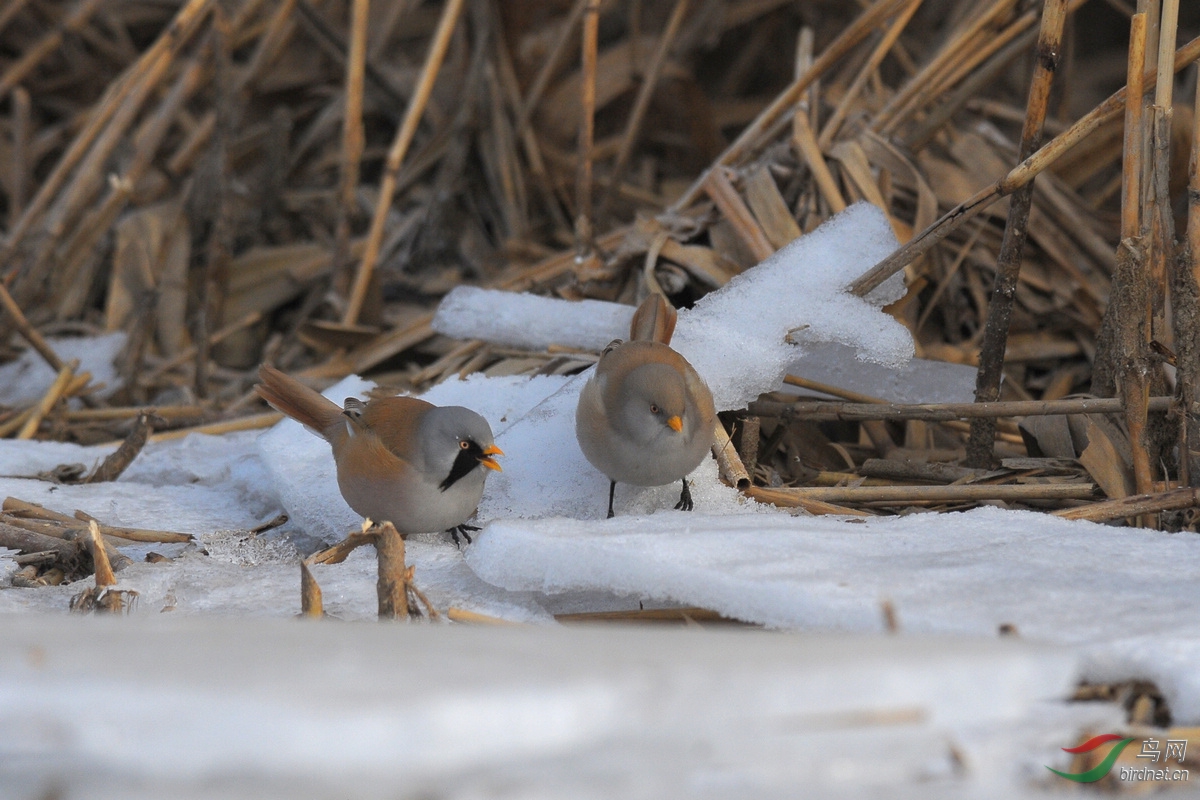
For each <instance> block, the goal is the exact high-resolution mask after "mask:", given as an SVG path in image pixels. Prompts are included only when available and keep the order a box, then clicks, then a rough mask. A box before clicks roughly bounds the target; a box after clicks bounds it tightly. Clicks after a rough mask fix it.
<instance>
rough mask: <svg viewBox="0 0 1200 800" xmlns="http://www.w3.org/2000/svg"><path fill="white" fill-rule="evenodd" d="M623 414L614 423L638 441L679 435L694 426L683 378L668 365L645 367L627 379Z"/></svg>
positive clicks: (633, 371)
mask: <svg viewBox="0 0 1200 800" xmlns="http://www.w3.org/2000/svg"><path fill="white" fill-rule="evenodd" d="M619 400H620V403H619V408H620V411H619V413H618V414H617V417H618V418H617V419H614V420H613V424H614V426H615V427H618V428H622V429H624V431H625V432H626V433H628V434H630V435H631V436H633V437H634V438H635V439H636V440H638V441H643V442H649V441H653V440H655V439H658V438H659V437H663V436H679V435H680V434H681V433H683V431H684V428H685V426H686V427H687V428H688V429H690V428H691V426H692V425H693V424H694V420H693V419H692V417H693V416H694V414H689V413H688V402H687V389H686V387H685V386H684V381H683V376H682V375H680V374H679V372H678V371H677V370H674V369H672V368H671V367H669V366H667V365H666V364H644V365H642V366H640V367H637V368H636V369H634V370H632V371H631V372H630V373H629V375H628V376H627V377H626V378H625V381H624V384H623V386H622V391H621V397H620V398H619Z"/></svg>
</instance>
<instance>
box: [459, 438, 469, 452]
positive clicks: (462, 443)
mask: <svg viewBox="0 0 1200 800" xmlns="http://www.w3.org/2000/svg"><path fill="white" fill-rule="evenodd" d="M458 446H459V448H460V449H462V450H466V449H467V448H468V447H470V446H471V443H470V442H468V441H467V440H466V439H461V440H459V442H458Z"/></svg>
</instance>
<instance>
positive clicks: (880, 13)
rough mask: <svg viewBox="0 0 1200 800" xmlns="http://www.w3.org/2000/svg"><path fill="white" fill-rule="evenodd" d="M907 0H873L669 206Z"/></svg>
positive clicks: (689, 199) (751, 143)
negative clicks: (874, 0)
mask: <svg viewBox="0 0 1200 800" xmlns="http://www.w3.org/2000/svg"><path fill="white" fill-rule="evenodd" d="M909 1H910V0H876V2H875V3H873V4H872V5H871V6H870V7H869V8H867V9H866V10H865V11H863V13H862V14H860V15H859V16H858V17H857V18H856V19H855V20H854V22H852V23H850V25H849V26H847V27H846V28H844V29H843V30H842V31H841V33H839V34H838V35H837V38H835V39H834V40H833V41H832V42H830V43H829V46H828V47H826V48H825V50H824V51H823V52H822V53H821V55H820V56H818V57H817V59H816V60H815V61H813V63H812V66H810V67H809V68H808V69H807V70H805V72H804V74H803V75H801V76H800V77H799V78H797V79H796V80H794V81H792V83H791V85H790V86H788V87H787V88H786V89H784V90H783V92H782V93H780V94H779V96H778V97H776V98H775V99H774V100H773V101H772V102H771V104H770V105H769V106H767V107H766V108H765V109H763V110H762V111H761V112H759V115H758V116H757V117H755V118H754V121H753V122H751V123H750V124H749V125H747V126H746V128H745V129H744V130H743V131H742V132H741V133H740V134H739V135H738V138H737V139H736V140H735V141H734V142H733V144H731V145H729V147H727V148H725V151H724V152H722V153H721V155H720V156H718V157H717V159H716V160H715V161H714V162H713V163H712V164H710V165H709V167H708V169H707V170H705V171H704V172H703V173H702V174H701V175H700V176H699V177H698V178H697V179H696V180H695V181H693V182H692V185H691V186H689V187H688V189H687V191H685V192H684V193H683V194H682V195H681V196H680V198H679V199H678V200H676V201H675V202H674V203H672V204H671V207H670V209H669V210H670V211H671V212H673V213H678V212H680V211H682V210H683V209H685V208H687V207H688V206H690V205H691V204H692V203H693V202H695V200H696V198H697V197H699V196H700V192H702V191H703V190H704V187H705V185H706V184H707V182H708V179H709V175H710V174H711V173H712V172H714V171H716V170H718V169H721V168H722V167H725V166H729V165H731V164H734V163H735V162H737V161H739V160H740V159H742V158H744V157H746V156H747V155H748V154H749V153H751V152H753V151H754V149H755V148H756V147H757V146H758V143H759V141H760V139H761V138H762V136H763V134H764V133H765V132H766V131H768V130H769V129H770V128H771V127H772V126H773V125H775V123H776V122H778V121H779V120H780V119H781V118H782V117H783V116H784V115H785V114H787V113H788V111H790V110H791V108H792V106H794V105H795V104H796V102H797V101H799V100H800V97H801V95H803V94H804V92H805V91H807V89H808V87H809V86H810V85H812V83H813V81H815V80H817V79H818V78H820V77H821V75H823V74H824V73H825V71H826V70H828V69H829V68H830V67H831V66H833V65H834V64H835V63H837V62H838V61H840V60H841V59H842V57H843V56H845V55H846V54H847V53H849V52H850V51H851V50H852V49H853V48H855V47H856V46H858V43H859V42H861V41H862V40H863V39H865V38H866V37H867V36H868V35H870V33H871V31H873V30H875V28H876V27H877V26H878V25H879V24H880V23H882V22H883V21H884V20H886V19H888V18H889V17H891V16H892V15H893V14H895V13H896V12H897V11H898V10H899V9H900V7H901V6H902V5H903V4H904V3H906V2H909Z"/></svg>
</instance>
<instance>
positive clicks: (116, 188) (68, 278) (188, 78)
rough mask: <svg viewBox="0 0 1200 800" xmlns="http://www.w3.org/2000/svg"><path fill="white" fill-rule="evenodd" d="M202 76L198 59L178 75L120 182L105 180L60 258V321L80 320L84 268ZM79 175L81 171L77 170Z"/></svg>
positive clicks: (86, 279)
mask: <svg viewBox="0 0 1200 800" xmlns="http://www.w3.org/2000/svg"><path fill="white" fill-rule="evenodd" d="M205 72H206V68H205V65H204V64H203V63H202V61H201V59H195V60H193V61H192V62H191V63H190V64H189V65H188V66H187V67H186V68H185V69H184V70H183V71H182V74H181V75H180V77H179V79H178V80H177V81H176V82H175V85H174V86H173V87H172V88H171V90H170V91H169V92H168V93H167V96H166V97H165V98H163V101H162V102H161V103H160V104H159V107H158V109H157V110H156V111H155V112H154V113H153V114H152V115H151V116H150V118H149V119H148V120H147V122H146V123H144V124H143V126H142V127H141V129H140V130H139V131H138V133H137V135H136V136H135V137H134V143H135V150H134V156H133V158H132V160H131V161H130V162H129V165H128V166H127V167H126V168H125V170H124V172H122V173H121V175H120V176H110V177H109V187H110V188H109V193H108V195H107V196H106V197H105V198H104V200H103V201H101V203H100V205H99V207H98V208H96V209H95V210H93V211H91V212H88V213H87V216H86V217H85V218H84V220H83V222H82V223H81V224H80V225H79V226H78V228H77V229H76V231H75V233H73V234H72V235H71V237H70V239H69V240H68V242H67V244H66V245H65V246H64V247H63V248H62V251H63V255H62V256H61V257H59V258H58V261H59V264H60V266H59V267H58V270H57V271H58V274H59V275H61V276H62V281H61V285H62V289H60V290H59V291H57V292H54V297H53V299H52V300H51V301H50V302H51V303H52V304H53V305H54V307H55V312H56V316H57V318H58V319H68V318H72V317H75V316H78V315H79V314H80V313H82V311H83V307H84V305H85V303H86V301H87V294H88V291H87V290H88V289H89V288H90V287H91V285H92V283H93V281H92V274H91V272H90V271H89V272H87V273H84V271H83V270H84V265H85V264H86V263H88V262H89V261H90V262H91V263H93V264H96V263H97V259H94V258H92V256H93V252H94V249H95V247H96V243H97V241H98V240H99V239H100V238H101V237H102V236H103V235H104V234H105V233H106V232H108V231H109V229H110V228H111V227H112V224H113V223H114V222H115V221H116V218H117V215H118V214H119V213H120V212H121V211H122V210H123V209H124V208H125V206H126V205H127V204H128V202H129V199H130V197H131V196H132V194H133V190H134V187H135V186H136V185H137V183H138V182H139V181H140V180H141V179H142V178H143V177H144V176H145V174H146V172H147V171H148V170H149V169H150V167H151V165H152V162H153V158H154V156H155V154H156V153H157V151H158V147H159V145H160V144H161V143H162V141H163V139H164V138H165V137H166V135H167V133H168V132H169V131H170V130H171V127H172V126H173V125H174V124H175V120H176V116H177V115H178V113H179V110H180V108H181V107H182V106H183V105H184V104H185V103H186V102H187V101H188V100H189V99H190V98H191V96H192V95H193V94H194V93H195V92H196V90H198V89H199V88H200V86H201V82H202V80H203V79H204V76H205ZM81 169H82V167H81Z"/></svg>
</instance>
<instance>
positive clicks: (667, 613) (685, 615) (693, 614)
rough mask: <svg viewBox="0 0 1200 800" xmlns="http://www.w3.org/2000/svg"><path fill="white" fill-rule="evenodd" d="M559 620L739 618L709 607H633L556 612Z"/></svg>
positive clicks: (735, 621)
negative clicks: (725, 614) (625, 609)
mask: <svg viewBox="0 0 1200 800" xmlns="http://www.w3.org/2000/svg"><path fill="white" fill-rule="evenodd" d="M554 619H555V621H557V622H728V623H733V624H738V625H742V624H748V623H742V622H740V621H739V620H735V619H729V618H728V617H723V616H721V615H720V614H718V613H717V612H716V611H711V610H709V609H707V608H697V607H689V608H631V609H629V610H627V611H577V612H573V613H570V614H555V615H554Z"/></svg>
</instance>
